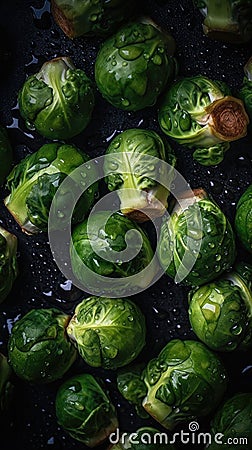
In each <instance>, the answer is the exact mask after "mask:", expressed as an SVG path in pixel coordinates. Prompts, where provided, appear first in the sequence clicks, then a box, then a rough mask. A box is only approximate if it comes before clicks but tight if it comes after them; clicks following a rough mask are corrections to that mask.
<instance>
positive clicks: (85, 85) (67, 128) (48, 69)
mask: <svg viewBox="0 0 252 450" xmlns="http://www.w3.org/2000/svg"><path fill="white" fill-rule="evenodd" d="M18 102H19V109H20V114H21V116H22V117H23V118H24V119H25V123H26V126H27V128H29V129H31V130H36V131H37V132H38V133H40V134H41V135H42V136H44V137H46V138H48V139H70V138H72V137H73V136H76V135H77V134H79V133H81V132H82V131H83V130H84V129H85V128H86V126H87V125H88V123H89V121H90V119H91V115H92V112H93V108H94V93H93V88H92V83H91V81H90V80H89V78H88V77H87V76H86V74H85V72H84V71H83V70H81V69H77V68H76V67H75V66H74V64H73V62H72V60H71V58H68V57H60V58H54V59H51V60H50V61H47V62H45V63H44V64H43V66H42V67H41V69H40V70H39V72H38V73H36V74H34V75H31V76H29V77H28V78H27V80H26V81H25V83H24V84H23V86H22V88H21V89H20V91H19V94H18Z"/></svg>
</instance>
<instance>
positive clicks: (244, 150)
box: [0, 0, 252, 450]
mask: <svg viewBox="0 0 252 450" xmlns="http://www.w3.org/2000/svg"><path fill="white" fill-rule="evenodd" d="M160 3H161V2H160ZM142 12H144V13H145V14H147V15H150V16H151V17H152V18H153V19H154V20H155V21H156V22H157V23H158V24H159V25H161V26H162V27H163V28H164V29H167V30H169V31H170V32H171V33H172V35H173V36H174V38H175V40H176V43H177V51H176V57H177V59H178V62H179V74H180V75H181V76H190V75H196V74H202V75H207V76H209V77H210V78H213V79H218V80H222V81H226V82H227V83H228V84H229V85H230V87H231V88H232V90H233V93H234V94H235V93H236V91H237V89H238V88H239V86H240V85H241V83H242V79H243V66H244V64H245V63H246V62H247V60H248V58H249V56H250V47H249V45H231V44H226V43H223V42H217V41H211V40H209V39H208V38H206V37H205V36H204V35H203V31H202V26H201V23H202V16H201V14H200V13H199V11H197V10H195V9H194V8H193V6H192V2H191V1H189V0H182V1H177V0H170V1H167V2H163V5H162V6H161V5H158V2H155V1H145V2H144V3H143V7H142ZM101 42H102V39H100V38H99V39H96V38H78V39H74V40H70V39H69V38H67V37H66V36H65V35H64V34H63V32H62V31H61V30H60V29H59V27H58V26H57V25H56V24H55V23H54V21H53V19H52V16H51V14H50V2H49V1H48V0H34V1H32V0H17V1H14V0H8V1H7V2H1V4H0V52H1V54H2V59H3V60H4V62H3V63H2V64H1V67H0V72H1V83H0V123H2V124H3V125H5V126H6V127H7V128H8V133H9V137H10V141H11V143H12V146H13V149H14V158H15V162H18V161H20V159H22V158H23V157H24V156H25V155H27V154H29V153H31V152H33V151H35V150H37V149H38V148H39V147H40V146H41V145H42V144H44V143H45V142H49V141H48V140H46V139H44V138H43V137H41V136H39V135H38V134H37V133H30V132H29V130H27V129H26V128H25V125H24V122H23V120H22V119H21V118H20V116H19V111H18V105H17V93H18V90H19V89H20V88H21V87H22V84H23V83H24V81H25V79H26V77H27V76H28V75H30V74H33V73H36V72H37V71H38V70H39V69H40V67H41V65H42V64H43V63H44V62H45V61H46V60H49V59H51V58H53V57H56V56H65V55H66V56H70V57H71V58H72V60H73V62H74V63H75V65H76V66H77V67H79V68H82V69H84V70H85V72H86V73H87V75H88V76H89V77H90V78H91V79H92V80H94V61H95V57H96V54H97V51H98V49H99V45H100V44H101ZM157 108H158V103H157V105H156V106H155V107H153V108H147V109H145V110H143V111H139V112H134V113H128V112H122V111H119V110H117V109H115V108H114V107H112V106H111V105H109V104H108V103H106V102H105V101H104V100H103V99H102V98H101V95H100V94H99V93H98V91H96V107H95V110H94V114H93V117H92V121H91V123H90V125H89V126H88V127H87V128H86V129H85V130H84V132H83V133H81V134H80V135H79V136H77V137H76V138H74V139H72V140H71V142H73V143H75V144H76V145H78V146H79V147H80V148H82V149H83V150H84V151H85V152H87V153H88V154H89V155H90V157H91V158H92V157H95V156H98V155H102V154H103V153H104V152H105V150H106V148H107V146H108V144H109V142H110V141H111V139H112V138H113V136H114V135H115V134H116V133H117V132H118V131H122V130H125V129H127V128H132V127H141V128H147V129H153V130H156V131H158V132H159V133H160V134H161V135H162V132H161V131H160V128H159V126H158V121H157ZM171 144H172V146H173V148H174V150H175V152H176V155H177V169H178V170H179V171H180V172H181V173H182V175H184V177H185V178H186V180H187V181H188V182H189V183H190V185H191V187H192V188H197V187H200V186H202V187H204V188H205V189H206V190H207V191H208V192H209V193H210V194H211V195H212V196H213V198H214V199H215V200H216V202H217V203H218V204H219V206H220V207H221V208H222V210H223V211H224V212H225V214H226V215H227V216H228V218H229V219H230V221H231V223H232V224H233V220H234V213H235V205H236V203H237V201H238V199H239V197H240V196H241V194H242V193H243V192H244V191H245V189H246V188H247V187H248V185H249V184H251V182H252V171H251V168H252V159H251V158H252V156H251V155H252V153H251V137H249V136H248V137H246V138H244V139H242V140H240V141H238V142H236V143H233V144H232V145H231V149H230V150H229V151H228V153H227V154H226V156H225V160H224V161H223V163H221V164H220V165H218V166H217V167H210V168H208V167H203V166H200V165H199V164H198V163H196V162H194V161H193V159H192V152H191V151H190V150H188V149H185V148H183V147H181V146H179V145H177V144H175V143H173V142H171ZM5 195H6V192H5V191H4V190H2V192H1V199H3V198H4V197H5ZM0 224H1V225H2V226H3V227H5V228H7V229H8V230H9V231H11V232H13V233H14V234H15V235H16V236H17V237H18V242H19V244H18V262H19V267H20V273H19V276H18V279H17V280H16V282H15V285H14V288H13V290H12V292H11V294H10V295H9V297H8V299H7V300H6V301H5V302H4V303H3V304H2V305H0V351H1V352H2V353H5V354H6V345H7V340H8V336H9V333H10V331H11V328H12V325H13V323H14V322H15V321H16V320H17V319H19V318H20V317H21V316H23V315H24V314H25V313H26V312H27V311H29V310H30V309H32V308H39V307H52V306H54V307H58V308H61V309H62V310H63V311H65V312H67V313H69V314H72V313H73V311H74V307H75V305H76V304H77V303H78V302H79V301H80V300H81V299H82V298H83V297H86V296H87V295H86V294H85V293H82V292H81V291H79V290H78V289H77V288H75V287H74V286H73V285H72V283H71V281H70V280H66V279H65V278H64V277H63V275H61V273H60V272H59V270H58V268H57V266H56V265H55V263H54V261H53V259H52V256H51V253H50V248H49V244H48V240H47V235H46V234H40V235H36V236H26V235H25V234H23V233H22V232H21V230H20V228H19V227H18V225H17V224H16V223H15V221H14V220H13V219H12V217H11V216H10V214H9V213H8V211H7V210H6V209H5V207H4V205H3V202H2V201H1V204H0ZM237 247H238V258H240V259H242V258H243V259H246V260H247V261H249V256H248V255H247V254H246V253H245V252H244V251H243V250H242V249H241V248H240V245H239V242H237ZM187 293H188V288H185V287H182V286H178V285H175V284H174V283H173V282H172V281H171V280H170V279H169V278H168V277H167V276H163V277H162V279H160V280H159V281H158V282H157V283H156V284H155V285H154V286H152V287H151V288H149V289H148V290H146V291H145V292H143V293H142V294H140V295H138V296H137V297H134V301H136V302H137V303H138V305H139V306H140V308H141V309H142V311H143V312H144V313H145V316H146V322H147V342H146V347H145V348H144V350H143V351H142V353H141V355H140V356H139V357H138V359H137V360H139V361H145V360H146V361H147V360H148V359H149V358H151V357H153V356H155V355H156V354H157V353H158V352H159V351H160V350H161V348H162V347H163V346H164V345H165V344H166V343H167V342H168V341H169V340H170V339H172V338H181V339H186V338H195V335H194V333H193V332H192V330H191V329H190V324H189V321H188V315H187ZM220 356H221V358H222V359H223V361H224V363H225V365H226V367H227V370H228V375H229V379H230V382H229V388H228V392H227V396H228V395H231V394H232V393H234V392H237V391H239V390H240V391H251V389H252V356H251V352H249V353H246V354H242V353H232V354H230V355H228V354H221V355H220ZM81 371H87V372H89V373H93V374H95V375H98V376H100V377H102V378H103V380H104V381H105V385H106V387H107V389H108V390H109V392H110V394H111V398H112V401H113V403H114V405H115V406H116V408H117V411H118V416H119V420H120V428H121V430H122V431H134V430H135V429H136V428H137V427H139V426H143V425H153V426H155V427H157V428H158V424H157V423H154V421H152V420H151V419H150V420H141V419H139V418H138V417H137V416H136V414H135V412H134V408H133V407H131V406H130V405H128V404H127V402H126V401H125V400H124V399H123V398H122V397H121V396H120V394H119V393H118V392H117V390H116V386H115V373H114V372H110V371H104V370H97V369H95V370H94V369H92V368H90V367H89V366H87V365H85V363H84V362H83V361H81V360H80V359H78V361H76V363H75V364H74V365H73V366H72V368H71V369H70V371H69V372H68V373H67V374H66V375H65V377H64V378H63V380H64V379H66V378H68V377H69V376H71V375H73V374H74V373H79V372H81ZM63 380H60V381H57V382H54V383H51V384H49V385H45V386H32V385H30V384H29V383H25V382H23V381H21V380H19V379H17V378H15V377H14V378H13V382H14V385H15V397H14V401H13V405H12V409H11V415H10V417H8V418H6V420H5V422H4V423H3V422H2V423H1V424H0V430H1V436H0V448H1V450H7V449H16V448H24V449H26V450H33V449H36V450H38V449H42V448H43V449H52V450H53V449H69V450H70V449H76V450H77V449H84V448H85V446H84V445H83V444H81V443H79V442H78V441H75V440H74V439H72V438H71V437H69V436H68V435H67V433H65V432H64V431H63V430H62V429H61V428H60V427H59V426H58V424H57V421H56V417H55V410H54V399H55V394H56V391H57V389H58V387H59V385H60V384H61V382H62V381H63ZM209 400H211V399H209ZM210 419H211V417H208V418H206V419H204V420H199V423H200V431H204V430H208V428H209V421H210ZM183 429H184V430H187V425H186V424H185V425H184V426H183ZM162 431H165V430H164V429H163V430H162ZM188 447H189V448H190V446H188ZM102 448H104V447H102ZM183 448H184V447H183ZM194 448H197V447H196V445H194Z"/></svg>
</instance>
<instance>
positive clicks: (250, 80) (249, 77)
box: [239, 56, 252, 130]
mask: <svg viewBox="0 0 252 450" xmlns="http://www.w3.org/2000/svg"><path fill="white" fill-rule="evenodd" d="M244 73H245V76H244V78H243V83H242V86H241V88H240V91H239V97H240V98H241V99H242V101H243V103H244V106H245V109H246V111H247V113H248V115H249V118H250V125H249V127H250V130H252V56H251V58H250V59H249V60H248V62H247V63H246V64H245V66H244Z"/></svg>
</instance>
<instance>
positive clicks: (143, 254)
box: [70, 211, 155, 296]
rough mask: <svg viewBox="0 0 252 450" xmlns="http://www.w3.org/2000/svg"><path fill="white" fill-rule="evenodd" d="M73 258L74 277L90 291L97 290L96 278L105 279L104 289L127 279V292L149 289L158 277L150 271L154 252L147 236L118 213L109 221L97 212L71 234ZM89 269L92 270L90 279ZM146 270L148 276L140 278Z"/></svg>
mask: <svg viewBox="0 0 252 450" xmlns="http://www.w3.org/2000/svg"><path fill="white" fill-rule="evenodd" d="M136 234H137V236H136ZM137 237H139V241H138V239H137ZM140 240H141V241H142V242H140ZM137 251H138V253H137ZM125 252H126V253H125ZM70 257H71V263H72V270H73V273H74V275H75V277H76V278H77V279H78V280H80V281H81V282H82V283H83V284H84V285H85V286H87V287H88V288H90V286H92V289H95V287H96V280H97V277H96V276H95V274H98V275H101V276H102V281H103V284H104V285H103V288H105V287H108V288H109V285H110V282H111V278H116V279H118V277H122V278H124V277H125V282H124V283H123V287H124V288H125V289H127V288H129V289H130V288H132V289H135V288H137V287H140V288H146V287H147V286H149V285H150V284H151V282H152V281H153V279H154V276H155V270H154V269H152V268H149V265H150V264H151V261H152V258H153V250H152V247H151V244H150V242H149V239H148V237H147V235H146V234H145V232H144V231H143V230H142V229H141V228H140V227H139V226H138V225H137V224H135V223H134V222H133V221H131V220H130V219H129V218H128V217H125V216H123V215H122V214H121V213H119V212H115V213H112V214H111V215H110V216H109V217H108V213H107V212H105V211H99V212H94V213H93V214H91V215H90V216H89V218H88V219H85V220H84V221H83V222H82V223H80V224H78V225H76V227H75V228H74V230H73V233H72V245H71V246H70ZM86 267H87V268H88V269H89V272H88V279H86V277H87V274H86ZM147 267H148V269H147ZM144 269H146V270H145V273H144V275H145V276H144V277H141V276H137V275H138V274H139V273H141V272H143V270H144ZM92 274H94V276H93V275H92ZM134 275H136V277H133V276H134ZM92 276H93V278H92ZM105 277H109V278H108V280H109V283H108V286H107V285H105V281H106V280H105ZM127 277H129V281H128V282H127ZM132 283H134V285H133V286H132ZM118 289H119V288H118ZM112 293H113V290H112V289H111V294H112ZM118 296H119V295H118Z"/></svg>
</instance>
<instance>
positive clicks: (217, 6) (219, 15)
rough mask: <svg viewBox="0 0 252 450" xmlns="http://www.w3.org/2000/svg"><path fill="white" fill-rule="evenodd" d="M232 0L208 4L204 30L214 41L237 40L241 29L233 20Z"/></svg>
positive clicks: (214, 1) (217, 0)
mask: <svg viewBox="0 0 252 450" xmlns="http://www.w3.org/2000/svg"><path fill="white" fill-rule="evenodd" d="M232 15H233V14H232V7H231V2H230V0H213V1H210V2H208V6H207V17H206V19H205V20H204V25H203V29H204V32H205V34H206V35H208V36H209V37H211V38H213V39H222V40H225V41H230V39H232V40H235V39H237V34H239V27H238V24H237V23H236V22H234V21H233V19H232Z"/></svg>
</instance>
